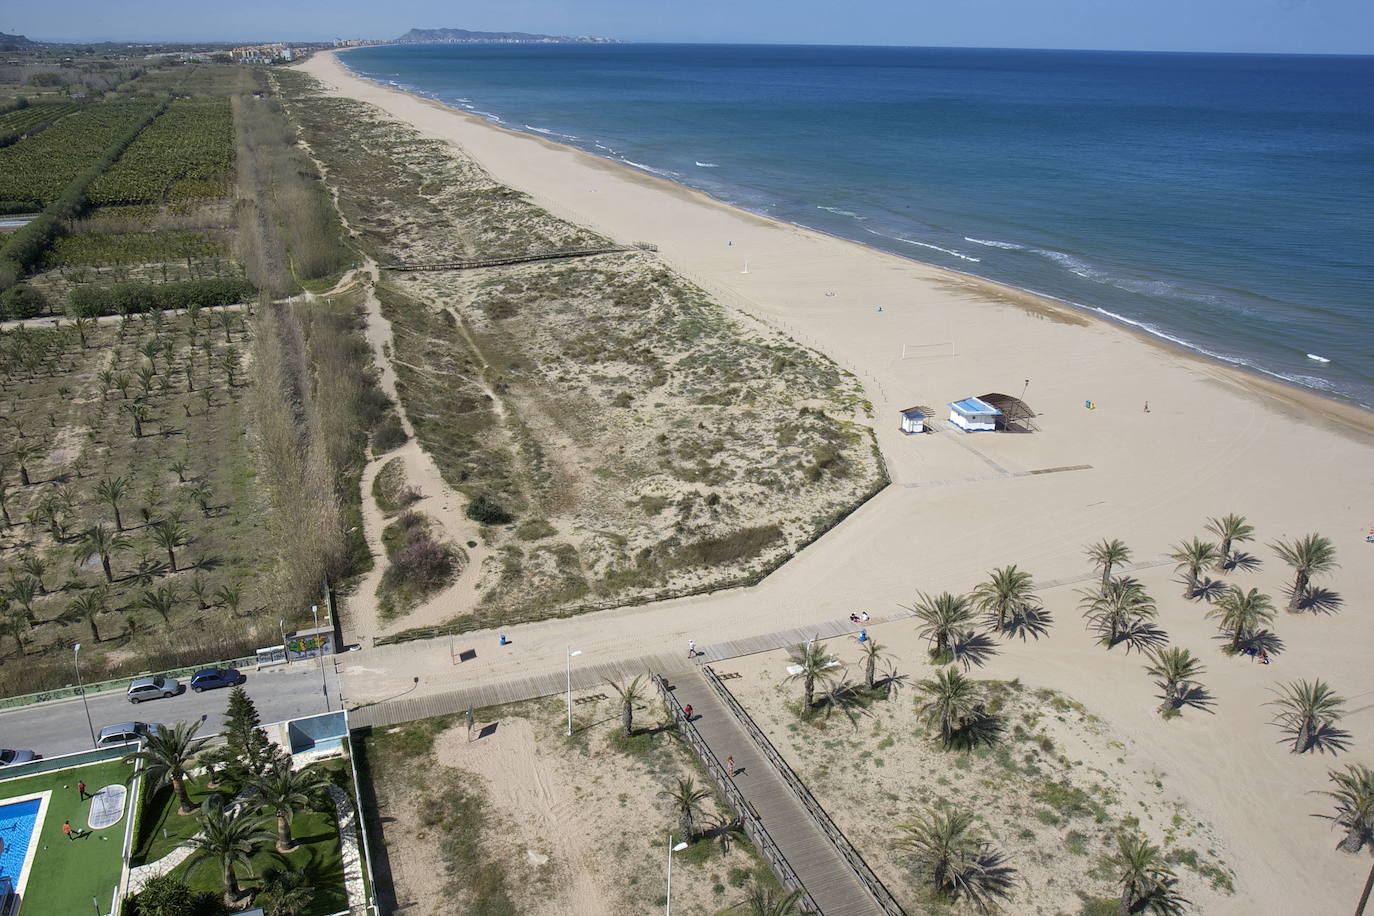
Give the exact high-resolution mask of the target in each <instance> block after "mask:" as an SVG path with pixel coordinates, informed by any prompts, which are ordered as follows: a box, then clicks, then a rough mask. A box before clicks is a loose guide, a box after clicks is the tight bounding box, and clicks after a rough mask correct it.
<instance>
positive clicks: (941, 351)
mask: <svg viewBox="0 0 1374 916" xmlns="http://www.w3.org/2000/svg"><path fill="white" fill-rule="evenodd" d="M953 355H954V342H953V341H949V340H947V341H945V342H944V343H923V344H911V343H908V344H902V359H934V358H937V357H941V356H953Z"/></svg>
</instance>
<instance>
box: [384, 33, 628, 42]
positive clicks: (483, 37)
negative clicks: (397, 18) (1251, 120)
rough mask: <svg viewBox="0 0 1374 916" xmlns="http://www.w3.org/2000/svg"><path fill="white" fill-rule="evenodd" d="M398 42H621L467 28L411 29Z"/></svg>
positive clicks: (584, 37)
mask: <svg viewBox="0 0 1374 916" xmlns="http://www.w3.org/2000/svg"><path fill="white" fill-rule="evenodd" d="M396 41H397V43H398V44H553V43H565V44H566V43H569V42H576V43H584V44H621V42H619V41H617V40H616V39H614V38H592V37H588V36H581V37H577V38H573V37H571V36H568V35H532V34H530V33H529V32H470V31H468V30H467V29H411V30H410V31H409V32H406V33H405V34H404V35H402V36H401V37H400V38H397V39H396Z"/></svg>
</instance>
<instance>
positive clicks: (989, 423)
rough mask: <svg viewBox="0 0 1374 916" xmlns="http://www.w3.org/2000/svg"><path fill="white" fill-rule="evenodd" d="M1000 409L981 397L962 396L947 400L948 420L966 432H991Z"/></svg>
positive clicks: (1000, 413)
mask: <svg viewBox="0 0 1374 916" xmlns="http://www.w3.org/2000/svg"><path fill="white" fill-rule="evenodd" d="M1001 415H1002V411H1000V410H998V409H997V408H996V407H993V406H992V405H991V404H989V403H988V402H987V401H985V400H983V399H982V398H964V399H963V400H962V401H950V402H949V422H951V423H953V424H954V425H955V426H957V427H959V428H960V429H962V430H963V431H964V432H966V433H982V432H989V433H990V432H992V431H993V430H995V429H997V418H998V417H1000V416H1001Z"/></svg>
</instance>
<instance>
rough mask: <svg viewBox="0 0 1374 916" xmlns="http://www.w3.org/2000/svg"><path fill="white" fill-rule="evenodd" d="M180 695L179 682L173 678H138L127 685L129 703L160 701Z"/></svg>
mask: <svg viewBox="0 0 1374 916" xmlns="http://www.w3.org/2000/svg"><path fill="white" fill-rule="evenodd" d="M179 693H181V682H180V681H178V680H177V679H176V678H174V677H140V678H136V679H135V680H134V682H133V683H131V684H130V685H129V690H128V694H129V702H130V703H142V702H143V701H144V700H160V699H162V698H163V697H174V696H176V695H177V694H179Z"/></svg>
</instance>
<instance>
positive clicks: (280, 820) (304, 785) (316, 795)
mask: <svg viewBox="0 0 1374 916" xmlns="http://www.w3.org/2000/svg"><path fill="white" fill-rule="evenodd" d="M328 785H329V782H328V780H326V779H325V778H324V777H323V776H322V775H320V773H319V772H318V771H314V770H294V769H292V768H291V760H290V758H284V759H280V760H277V761H276V762H275V763H274V764H273V765H272V768H271V769H269V770H268V771H267V772H266V773H264V774H262V775H261V776H258V777H255V778H254V779H253V780H252V781H251V782H250V783H249V786H250V788H251V789H252V790H253V791H254V792H256V793H257V796H258V799H259V801H260V802H261V804H262V807H264V808H268V809H270V810H271V811H272V813H273V814H275V815H276V817H277V852H280V853H287V852H290V851H291V850H292V849H295V848H296V843H295V840H293V839H292V837H291V821H292V819H293V818H294V817H295V816H296V812H298V811H300V810H302V809H307V810H318V809H319V808H320V807H322V806H323V804H324V802H325V799H326V798H327V796H326V794H325V791H326V787H327V786H328Z"/></svg>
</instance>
